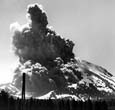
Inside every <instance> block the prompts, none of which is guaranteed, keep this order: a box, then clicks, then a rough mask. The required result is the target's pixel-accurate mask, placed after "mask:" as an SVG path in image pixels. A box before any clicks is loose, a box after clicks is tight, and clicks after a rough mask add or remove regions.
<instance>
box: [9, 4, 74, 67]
mask: <svg viewBox="0 0 115 110" xmlns="http://www.w3.org/2000/svg"><path fill="white" fill-rule="evenodd" d="M27 15H28V18H29V20H28V22H27V24H25V25H22V26H21V25H19V24H18V23H14V24H12V25H11V30H12V31H13V39H12V43H13V49H14V52H15V54H16V55H17V56H19V59H20V62H21V63H24V62H26V61H28V60H31V61H33V62H39V63H41V64H42V65H46V64H47V63H48V62H50V61H53V60H55V59H56V57H61V58H62V59H63V60H64V62H65V63H66V62H67V61H69V60H70V58H73V57H74V54H73V53H72V50H73V46H74V44H73V42H72V41H70V40H65V39H64V38H61V37H60V36H59V35H56V33H55V32H54V31H52V30H51V29H50V28H49V27H48V26H47V25H48V21H47V16H46V13H45V12H44V11H43V10H42V9H41V8H40V6H39V5H37V4H34V5H29V7H28V9H27Z"/></svg>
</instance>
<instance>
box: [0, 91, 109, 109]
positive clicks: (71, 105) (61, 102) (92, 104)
mask: <svg viewBox="0 0 115 110" xmlns="http://www.w3.org/2000/svg"><path fill="white" fill-rule="evenodd" d="M0 110H108V105H107V102H106V101H104V100H97V101H96V100H95V101H92V100H90V99H89V100H86V101H75V100H69V99H48V100H41V99H35V98H30V99H25V100H22V99H20V98H14V97H12V96H9V94H8V93H6V92H4V91H1V93H0Z"/></svg>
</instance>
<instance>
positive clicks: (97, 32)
mask: <svg viewBox="0 0 115 110" xmlns="http://www.w3.org/2000/svg"><path fill="white" fill-rule="evenodd" d="M31 3H39V4H42V5H43V7H44V9H45V10H46V12H47V16H48V20H49V25H52V26H53V27H54V29H55V31H56V32H57V33H59V34H60V35H62V36H63V37H66V38H69V39H71V40H73V41H74V43H75V47H74V53H75V55H76V57H80V59H84V60H87V61H90V62H92V63H94V64H97V65H100V66H102V67H104V68H106V69H107V70H108V71H109V72H111V73H112V74H113V75H115V60H114V59H115V0H0V83H1V82H3V81H4V82H5V81H6V82H7V81H8V80H10V79H11V78H12V74H11V71H10V67H11V66H12V65H13V64H15V62H16V59H17V58H16V57H15V56H14V54H13V53H12V52H11V39H10V38H11V35H12V34H11V33H10V30H9V27H10V24H11V23H13V22H16V21H17V22H19V23H20V24H24V23H26V17H25V14H26V7H27V5H28V4H31ZM6 76H7V77H6ZM5 77H6V78H5Z"/></svg>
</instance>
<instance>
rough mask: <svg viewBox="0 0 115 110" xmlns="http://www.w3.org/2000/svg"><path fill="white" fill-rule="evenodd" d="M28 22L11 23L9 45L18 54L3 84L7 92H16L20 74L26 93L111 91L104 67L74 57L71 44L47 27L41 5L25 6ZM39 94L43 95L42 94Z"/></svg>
mask: <svg viewBox="0 0 115 110" xmlns="http://www.w3.org/2000/svg"><path fill="white" fill-rule="evenodd" d="M27 16H28V19H29V20H28V22H27V24H25V25H20V24H18V23H13V24H12V25H11V30H12V32H13V37H12V44H13V50H14V53H15V54H16V55H17V56H18V57H19V65H18V66H17V68H16V69H15V71H14V78H13V81H12V83H11V84H9V85H6V86H3V87H5V88H6V90H7V91H8V92H9V91H10V94H15V95H16V94H19V91H21V88H22V74H23V73H25V74H26V85H25V87H26V94H29V95H32V96H34V97H39V98H44V97H45V96H48V95H50V96H51V97H54V98H61V97H62V98H63V97H64V98H65V97H69V98H74V99H76V100H77V99H82V98H85V97H87V98H89V97H107V96H109V97H110V96H112V97H113V96H114V94H115V81H114V80H113V79H112V74H110V73H109V72H108V71H107V70H105V69H104V68H102V67H100V66H97V65H95V64H92V63H89V62H87V61H84V60H79V59H76V58H75V57H74V53H73V46H74V43H73V42H72V41H70V40H69V39H64V38H62V37H61V36H60V35H57V34H56V32H55V31H54V30H52V29H51V28H50V27H49V26H48V20H47V16H46V13H45V11H44V10H43V8H42V7H41V5H38V4H34V5H29V6H28V9H27ZM42 95H43V96H42Z"/></svg>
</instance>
